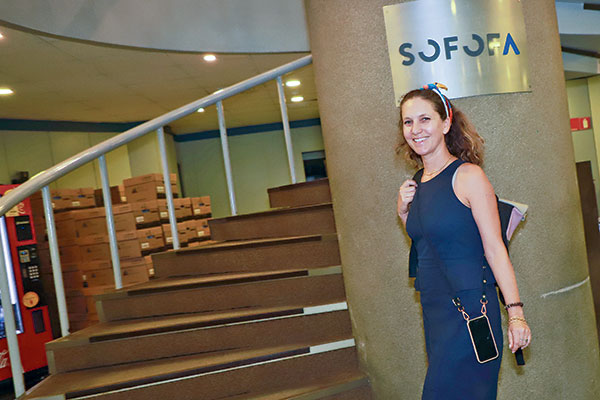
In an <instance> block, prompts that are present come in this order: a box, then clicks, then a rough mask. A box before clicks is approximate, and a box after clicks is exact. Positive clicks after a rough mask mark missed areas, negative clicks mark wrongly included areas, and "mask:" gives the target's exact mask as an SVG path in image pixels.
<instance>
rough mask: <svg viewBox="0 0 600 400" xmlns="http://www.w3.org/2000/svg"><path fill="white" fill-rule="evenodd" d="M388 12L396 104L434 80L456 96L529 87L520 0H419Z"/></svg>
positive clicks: (451, 95)
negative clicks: (405, 95) (404, 96)
mask: <svg viewBox="0 0 600 400" xmlns="http://www.w3.org/2000/svg"><path fill="white" fill-rule="evenodd" d="M383 13H384V17H385V27H386V33H387V42H388V48H389V55H390V64H391V67H392V79H393V81H394V92H395V94H396V104H399V103H400V100H401V96H402V95H403V94H404V93H406V92H407V91H409V90H411V89H416V88H418V87H420V86H422V85H423V84H426V83H431V82H441V83H444V84H445V85H446V86H448V89H449V90H448V93H447V94H448V96H449V97H452V98H456V97H467V96H476V95H482V94H492V93H510V92H525V91H529V90H530V86H529V77H528V68H527V67H528V66H527V39H526V37H525V23H524V21H523V11H522V8H521V2H520V0H415V1H409V2H405V3H400V4H396V5H392V6H386V7H383Z"/></svg>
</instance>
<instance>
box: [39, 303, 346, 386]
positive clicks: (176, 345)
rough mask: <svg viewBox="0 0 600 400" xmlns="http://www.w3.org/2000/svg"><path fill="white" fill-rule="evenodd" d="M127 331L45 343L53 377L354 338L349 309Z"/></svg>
mask: <svg viewBox="0 0 600 400" xmlns="http://www.w3.org/2000/svg"><path fill="white" fill-rule="evenodd" d="M129 328H130V329H129V332H128V336H125V337H123V338H119V337H120V336H119V335H116V337H117V338H116V339H113V340H110V338H111V337H115V335H114V333H113V334H112V335H107V334H106V333H104V334H103V333H102V332H101V331H99V329H98V328H96V329H95V330H93V329H90V330H88V331H87V333H83V334H82V333H81V332H83V331H80V332H77V333H76V334H74V335H70V336H66V337H64V338H61V339H58V340H55V341H53V342H50V343H47V344H46V351H47V355H48V365H49V368H50V373H52V374H55V373H59V372H69V371H75V370H81V369H86V368H98V367H105V366H109V365H119V364H127V363H134V362H142V361H151V360H157V359H161V358H167V357H178V356H184V355H191V354H198V355H200V354H211V353H212V354H215V353H227V352H231V351H239V350H241V349H256V348H260V347H272V346H282V345H291V344H293V345H295V346H296V347H298V348H301V347H309V346H314V345H316V344H323V343H331V342H337V341H341V340H346V339H350V338H352V328H351V325H350V316H349V314H348V311H347V310H343V311H332V312H325V313H321V314H312V315H296V316H288V317H280V318H274V319H268V320H261V321H258V322H252V323H239V324H230V325H220V326H212V327H209V328H207V327H203V328H186V329H183V330H182V329H180V325H178V324H177V323H176V324H173V325H171V326H170V327H168V326H164V327H163V328H164V330H163V333H161V334H144V329H143V327H141V328H142V329H140V330H139V331H135V330H132V329H131V328H134V326H129ZM167 328H171V329H172V330H170V331H169V330H167ZM100 329H101V328H100ZM133 337H135V340H132V338H133Z"/></svg>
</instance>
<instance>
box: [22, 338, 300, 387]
mask: <svg viewBox="0 0 600 400" xmlns="http://www.w3.org/2000/svg"><path fill="white" fill-rule="evenodd" d="M308 351H309V349H308V347H298V345H296V344H293V345H285V346H274V347H267V348H261V349H239V350H237V351H230V352H228V353H222V352H221V353H216V354H200V355H187V356H180V357H173V358H167V359H161V360H153V361H146V362H141V363H133V364H126V365H116V366H115V365H113V366H108V367H100V368H93V369H86V370H80V371H72V372H67V373H58V374H54V375H50V376H49V377H48V378H46V379H45V380H44V381H42V382H41V383H40V384H38V385H37V386H35V387H34V388H33V389H31V390H30V391H29V393H28V394H27V396H26V397H25V399H34V398H39V397H44V396H55V395H59V394H65V397H67V398H69V397H75V396H83V395H91V394H96V393H102V392H106V391H109V390H116V389H122V388H127V387H134V386H138V385H142V384H147V383H151V382H159V381H162V380H166V379H174V378H178V377H184V376H190V375H196V374H201V373H205V372H210V371H215V370H220V369H225V368H231V367H235V366H241V365H248V364H252V363H255V362H259V361H266V360H270V359H276V358H282V357H287V356H292V355H299V354H307V353H308Z"/></svg>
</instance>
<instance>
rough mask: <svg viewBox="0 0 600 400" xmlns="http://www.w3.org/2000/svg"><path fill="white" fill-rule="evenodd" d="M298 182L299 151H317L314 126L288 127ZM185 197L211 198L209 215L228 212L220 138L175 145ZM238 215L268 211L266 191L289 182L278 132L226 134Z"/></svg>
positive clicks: (300, 169) (318, 141)
mask: <svg viewBox="0 0 600 400" xmlns="http://www.w3.org/2000/svg"><path fill="white" fill-rule="evenodd" d="M291 134H292V144H293V146H294V164H295V169H296V179H297V181H298V182H303V181H304V180H305V176H304V167H303V163H302V152H306V151H315V150H323V139H322V136H321V129H320V127H319V126H313V127H306V128H296V129H292V130H291ZM176 146H177V155H178V157H179V162H180V164H181V171H182V172H181V175H182V177H181V179H182V181H183V186H184V188H185V192H186V196H204V195H210V196H211V197H212V212H213V217H225V216H229V215H231V211H230V208H229V197H228V194H227V183H226V181H225V169H224V166H223V154H222V150H221V142H220V139H218V138H215V139H204V140H197V141H189V142H179V143H176ZM229 151H230V158H231V169H232V174H233V186H234V191H235V194H236V204H237V210H238V214H245V213H250V212H258V211H264V210H267V209H269V198H268V196H267V189H268V188H271V187H277V186H282V185H288V184H290V182H291V181H290V175H289V168H288V161H287V154H286V151H285V141H284V138H283V132H282V131H272V132H263V133H255V134H249V135H239V136H232V137H229Z"/></svg>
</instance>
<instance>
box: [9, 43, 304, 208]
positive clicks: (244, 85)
mask: <svg viewBox="0 0 600 400" xmlns="http://www.w3.org/2000/svg"><path fill="white" fill-rule="evenodd" d="M311 62H312V55H310V54H309V55H307V56H304V57H302V58H299V59H298V60H296V61H292V62H290V63H288V64H284V65H282V66H280V67H277V68H274V69H272V70H270V71H267V72H263V73H262V74H259V75H256V76H254V77H252V78H249V79H246V80H244V81H242V82H239V83H237V84H235V85H232V86H229V87H227V88H225V89H223V90H221V91H219V92H218V93H213V94H211V95H208V96H206V97H203V98H201V99H199V100H196V101H193V102H191V103H188V104H186V105H184V106H182V107H179V108H177V109H175V110H173V111H171V112H168V113H166V114H164V115H161V116H160V117H157V118H154V119H151V120H150V121H147V122H144V123H142V124H140V125H138V126H136V127H134V128H131V129H129V130H127V131H125V132H123V133H121V134H119V135H117V136H114V137H112V138H110V139H108V140H106V141H104V142H102V143H99V144H97V145H95V146H93V147H90V148H89V149H87V150H84V151H82V152H81V153H79V154H76V155H74V156H72V157H70V158H68V159H66V160H64V161H63V162H61V163H59V164H56V165H55V166H53V167H50V168H49V169H47V170H45V171H43V172H40V173H39V174H37V175H35V176H34V177H32V178H31V179H29V180H28V181H27V182H25V183H23V184H22V185H20V186H19V187H17V188H16V189H14V190H12V191H11V192H10V193H8V194H6V195H5V196H3V197H1V198H0V216H2V215H4V214H6V213H7V212H8V211H9V210H10V209H11V208H13V207H14V206H15V205H17V204H19V203H20V202H21V201H23V200H24V199H25V198H27V197H29V196H31V195H32V194H34V193H35V192H37V191H39V190H41V189H42V188H43V187H44V186H47V185H48V184H50V183H51V182H54V181H55V180H57V179H58V178H60V177H62V176H64V175H66V174H68V173H69V172H71V171H73V170H74V169H77V168H78V167H80V166H82V165H83V164H86V163H88V162H90V161H93V160H95V159H96V158H98V157H100V156H102V155H104V154H106V153H108V152H110V151H112V150H114V149H116V148H118V147H120V146H122V145H124V144H127V143H129V142H131V141H133V140H135V139H137V138H139V137H141V136H144V135H146V134H148V133H150V132H153V131H156V130H157V129H158V128H161V127H163V126H165V125H167V124H169V123H170V122H173V121H176V120H178V119H180V118H183V117H185V116H187V115H189V114H192V113H194V112H196V110H198V108H200V107H208V106H210V105H212V104H215V103H217V102H219V101H223V100H224V99H226V98H228V97H231V96H234V95H236V94H238V93H241V92H243V91H246V90H248V89H250V88H252V87H254V86H257V85H260V84H262V83H265V82H268V81H271V80H273V79H276V78H277V77H278V76H281V75H283V74H286V73H288V72H291V71H294V70H296V69H298V68H302V67H304V66H306V65H308V64H310V63H311Z"/></svg>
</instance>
